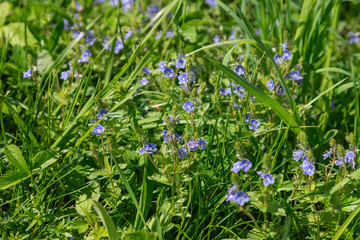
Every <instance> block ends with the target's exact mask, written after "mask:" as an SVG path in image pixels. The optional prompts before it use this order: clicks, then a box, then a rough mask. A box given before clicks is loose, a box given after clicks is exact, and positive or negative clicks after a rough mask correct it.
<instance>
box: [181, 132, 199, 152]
mask: <svg viewBox="0 0 360 240" xmlns="http://www.w3.org/2000/svg"><path fill="white" fill-rule="evenodd" d="M175 137H176V140H178V141H179V142H181V143H183V142H184V139H183V138H182V136H181V135H180V134H178V133H175ZM200 149H201V148H200Z"/></svg>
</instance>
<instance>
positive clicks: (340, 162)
mask: <svg viewBox="0 0 360 240" xmlns="http://www.w3.org/2000/svg"><path fill="white" fill-rule="evenodd" d="M338 158H339V159H338V160H336V161H335V165H336V166H340V165H343V164H344V162H343V158H342V157H339V156H338Z"/></svg>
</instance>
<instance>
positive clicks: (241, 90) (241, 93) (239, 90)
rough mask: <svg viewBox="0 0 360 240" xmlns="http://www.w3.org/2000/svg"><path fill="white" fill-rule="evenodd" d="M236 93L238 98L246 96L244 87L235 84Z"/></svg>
mask: <svg viewBox="0 0 360 240" xmlns="http://www.w3.org/2000/svg"><path fill="white" fill-rule="evenodd" d="M236 95H238V96H239V97H240V98H243V97H244V96H246V92H245V88H243V87H242V86H241V85H237V86H236Z"/></svg>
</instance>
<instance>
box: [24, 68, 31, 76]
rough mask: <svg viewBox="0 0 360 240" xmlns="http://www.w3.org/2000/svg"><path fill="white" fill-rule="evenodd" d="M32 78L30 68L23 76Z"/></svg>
mask: <svg viewBox="0 0 360 240" xmlns="http://www.w3.org/2000/svg"><path fill="white" fill-rule="evenodd" d="M31 76H32V72H31V68H29V69H28V70H27V71H26V72H24V74H23V78H29V77H31Z"/></svg>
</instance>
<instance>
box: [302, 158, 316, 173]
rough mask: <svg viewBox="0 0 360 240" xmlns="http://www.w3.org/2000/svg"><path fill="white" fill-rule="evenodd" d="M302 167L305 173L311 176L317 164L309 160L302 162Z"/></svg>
mask: <svg viewBox="0 0 360 240" xmlns="http://www.w3.org/2000/svg"><path fill="white" fill-rule="evenodd" d="M302 169H303V171H304V173H305V174H306V175H309V176H312V175H314V173H315V166H314V165H313V164H311V163H309V162H307V161H306V162H304V163H303V164H302Z"/></svg>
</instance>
